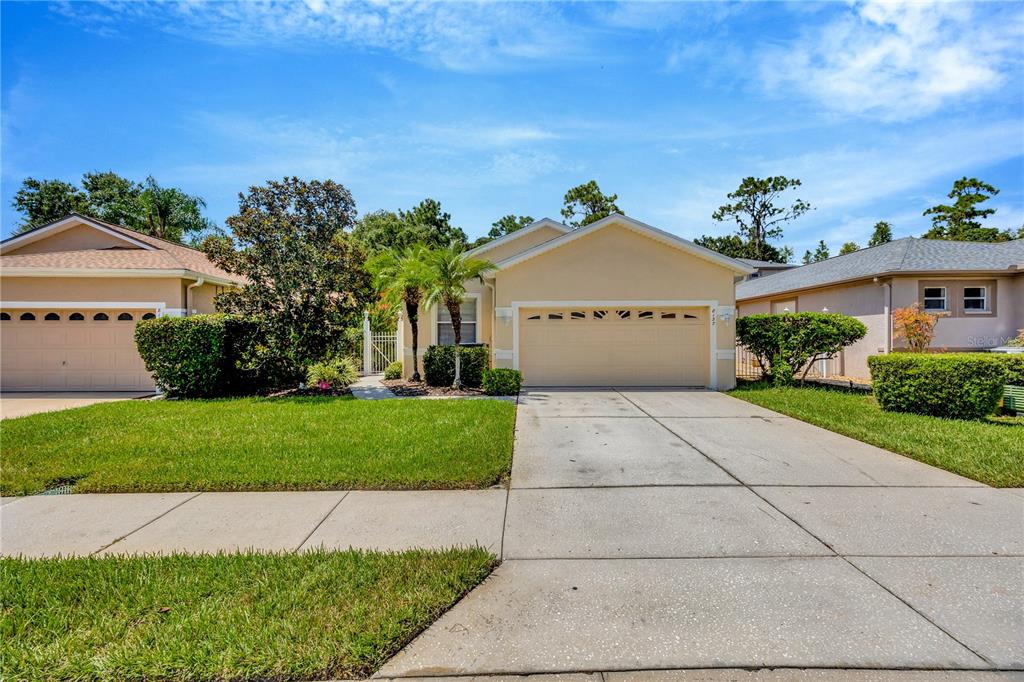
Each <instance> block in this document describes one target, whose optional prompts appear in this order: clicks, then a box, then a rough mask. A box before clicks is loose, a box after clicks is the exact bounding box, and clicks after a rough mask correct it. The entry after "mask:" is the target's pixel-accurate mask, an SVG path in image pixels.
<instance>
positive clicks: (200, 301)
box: [185, 282, 224, 315]
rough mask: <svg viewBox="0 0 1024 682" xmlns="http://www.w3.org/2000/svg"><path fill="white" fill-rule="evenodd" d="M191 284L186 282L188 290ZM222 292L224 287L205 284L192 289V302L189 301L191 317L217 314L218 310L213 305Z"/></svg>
mask: <svg viewBox="0 0 1024 682" xmlns="http://www.w3.org/2000/svg"><path fill="white" fill-rule="evenodd" d="M189 284H192V282H185V289H186V290H188V285H189ZM222 291H224V287H220V286H215V285H213V284H203V285H202V286H198V287H194V288H193V289H191V292H192V294H191V300H189V301H188V306H189V311H188V312H189V315H203V314H206V313H215V312H217V308H216V306H214V304H213V299H214V297H215V296H216V295H217V294H219V293H220V292H222Z"/></svg>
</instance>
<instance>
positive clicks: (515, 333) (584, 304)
mask: <svg viewBox="0 0 1024 682" xmlns="http://www.w3.org/2000/svg"><path fill="white" fill-rule="evenodd" d="M602 306H608V307H609V308H610V307H614V306H622V307H626V306H632V307H638V306H644V307H649V308H707V309H708V319H709V320H710V324H708V349H709V350H708V382H709V386H710V387H712V388H716V387H717V386H718V352H717V350H716V348H717V343H716V340H715V328H716V325H715V322H716V320H715V317H716V315H715V310H716V309H717V308H718V301H706V300H705V301H700V300H697V301H693V300H691V301H685V300H679V301H658V300H632V301H630V300H603V301H602V300H599V301H579V300H575V301H512V369H516V370H518V369H519V310H520V308H558V307H577V308H594V307H602Z"/></svg>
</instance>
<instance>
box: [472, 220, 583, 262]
mask: <svg viewBox="0 0 1024 682" xmlns="http://www.w3.org/2000/svg"><path fill="white" fill-rule="evenodd" d="M563 234H565V233H564V232H561V231H559V230H557V229H555V228H553V227H548V226H547V225H545V226H544V227H540V228H538V229H536V230H534V231H533V232H530V233H529V234H526V235H523V236H522V237H518V238H517V239H513V240H511V241H508V242H505V243H504V244H499V245H498V246H495V247H493V248H490V249H487V250H486V251H484V252H482V253H480V254H479V255H477V258H483V259H485V260H489V261H491V262H492V263H497V262H498V261H500V260H504V259H505V258H511V257H512V256H514V255H516V254H517V253H522V252H523V251H526V250H527V249H532V248H533V247H534V246H537V245H539V244H543V243H544V242H547V241H551V240H552V239H554V238H555V237H561V236H562V235H563Z"/></svg>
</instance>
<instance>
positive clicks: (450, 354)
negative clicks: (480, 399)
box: [423, 346, 491, 388]
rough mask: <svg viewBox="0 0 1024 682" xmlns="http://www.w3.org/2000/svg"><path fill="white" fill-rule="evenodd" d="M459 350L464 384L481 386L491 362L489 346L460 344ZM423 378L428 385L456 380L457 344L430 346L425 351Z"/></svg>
mask: <svg viewBox="0 0 1024 682" xmlns="http://www.w3.org/2000/svg"><path fill="white" fill-rule="evenodd" d="M459 351H460V353H459V358H460V360H459V362H460V367H459V373H460V378H461V379H462V383H463V385H465V386H468V387H469V388H479V387H480V384H481V382H482V381H483V373H484V370H485V369H487V367H488V365H490V364H491V354H490V352H489V351H488V350H487V346H460V347H459ZM423 378H424V380H425V381H426V382H427V385H428V386H451V385H452V384H453V383H454V382H455V346H428V347H427V350H426V352H424V353H423Z"/></svg>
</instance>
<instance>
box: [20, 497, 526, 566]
mask: <svg viewBox="0 0 1024 682" xmlns="http://www.w3.org/2000/svg"><path fill="white" fill-rule="evenodd" d="M505 498H506V491H505V490H432V491H361V490H359V491H351V492H346V491H338V492H266V493H164V494H130V493H129V494H117V495H46V496H41V495H37V496H34V497H23V498H15V499H12V498H6V499H5V500H4V504H3V505H2V506H0V555H3V556H18V555H21V556H26V557H44V556H54V555H58V554H60V555H64V556H68V555H96V554H99V555H105V554H140V553H169V552H196V553H198V552H217V551H220V550H224V551H232V550H248V549H252V550H259V551H290V550H306V549H311V548H316V547H326V548H331V549H347V548H349V547H354V548H359V549H381V550H396V551H397V550H404V549H410V548H413V547H424V548H443V547H452V546H456V545H458V546H471V545H479V546H481V547H485V548H487V549H490V551H492V552H494V553H495V554H497V553H499V552H500V545H501V535H502V520H503V518H504V514H505Z"/></svg>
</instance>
